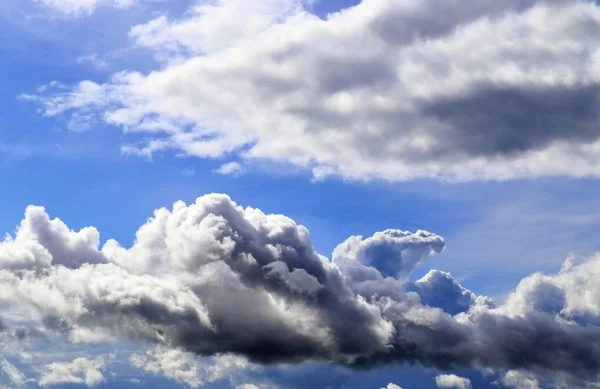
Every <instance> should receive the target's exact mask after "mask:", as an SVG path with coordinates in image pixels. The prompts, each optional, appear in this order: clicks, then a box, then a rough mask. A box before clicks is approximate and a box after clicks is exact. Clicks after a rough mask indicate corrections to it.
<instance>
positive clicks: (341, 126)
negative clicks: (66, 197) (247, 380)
mask: <svg viewBox="0 0 600 389" xmlns="http://www.w3.org/2000/svg"><path fill="white" fill-rule="evenodd" d="M44 1H46V2H49V1H50V0H44ZM53 2H55V3H57V4H58V3H59V2H58V0H54V1H53ZM72 3H73V4H74V3H75V2H72ZM77 3H78V4H79V3H80V2H77ZM94 3H96V2H94ZM65 4H70V3H69V2H65ZM310 8H311V7H310V6H309V5H307V2H303V1H301V0H268V1H263V0H261V1H258V0H253V1H241V0H218V1H213V2H204V1H198V2H195V3H194V4H193V5H192V6H191V7H190V9H189V12H186V13H185V14H184V15H183V16H181V17H180V18H179V19H169V18H168V17H167V16H159V17H157V18H156V19H154V20H151V21H148V22H147V23H146V24H142V25H138V26H135V27H133V28H132V29H131V31H130V38H131V39H132V41H133V42H134V43H135V44H136V45H138V46H141V47H144V48H147V50H150V51H151V52H154V53H155V54H156V56H157V58H159V59H160V60H159V61H158V64H159V65H157V67H156V69H155V70H154V71H151V72H148V73H140V72H136V71H123V72H119V73H116V74H114V75H113V76H112V77H111V78H110V79H108V80H106V82H104V83H96V82H90V81H82V82H81V83H79V84H78V85H75V86H74V87H73V88H72V89H71V90H69V91H67V92H64V91H60V90H55V91H52V90H47V91H45V92H44V93H43V94H41V95H35V96H32V95H29V96H26V97H28V98H30V99H33V100H35V101H37V102H39V103H40V104H42V105H43V107H44V110H45V113H46V114H47V115H59V114H66V115H70V114H79V115H86V117H92V116H96V117H97V118H98V119H101V120H103V121H105V122H106V123H108V124H112V125H115V126H119V127H122V128H123V129H124V130H125V131H127V132H128V133H131V132H141V133H144V134H145V135H146V137H144V138H145V139H149V140H148V141H147V142H145V143H135V142H134V143H131V144H126V145H124V146H123V149H124V151H127V152H133V153H138V154H142V155H146V156H149V155H152V154H153V153H155V152H158V151H160V150H165V149H175V150H178V152H183V153H186V154H188V155H194V156H198V157H203V158H216V157H221V156H223V155H229V154H231V153H235V154H238V156H239V157H240V158H241V159H242V160H244V159H245V160H249V159H258V160H268V161H275V162H282V163H286V164H293V165H296V166H300V167H303V168H307V169H312V171H313V172H314V175H315V177H316V178H323V177H325V176H327V175H341V176H343V177H345V178H347V179H361V180H362V179H373V178H380V179H385V180H410V179H415V178H419V177H431V178H437V179H444V180H474V179H499V180H501V179H510V178H516V177H537V176H547V175H567V176H577V177H579V176H598V175H600V166H599V165H598V157H599V156H600V151H599V150H600V132H599V130H598V126H597V123H598V119H599V116H598V115H599V114H598V112H600V109H599V108H600V107H599V103H598V102H599V100H598V96H599V91H600V71H599V70H598V69H600V50H599V49H598V48H599V47H600V33H599V32H600V6H598V5H597V4H596V3H595V2H593V1H587V0H519V1H517V0H509V1H494V0H482V1H475V2H474V1H468V0H444V1H438V0H424V1H412V0H363V1H362V2H361V3H360V4H358V5H356V6H354V7H351V8H347V9H344V10H341V11H339V12H335V13H332V14H330V15H328V16H327V17H326V18H320V17H318V16H316V15H314V14H312V13H311V12H310V11H309V10H310ZM240 15H243V19H244V21H245V22H244V23H238V22H237V21H238V20H239V19H240V18H241V16H240ZM250 43H251V44H250Z"/></svg>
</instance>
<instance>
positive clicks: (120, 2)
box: [34, 0, 137, 16]
mask: <svg viewBox="0 0 600 389" xmlns="http://www.w3.org/2000/svg"><path fill="white" fill-rule="evenodd" d="M34 1H35V2H37V3H39V4H41V5H43V6H45V7H48V8H50V9H53V10H55V11H57V12H60V13H63V14H65V15H71V16H78V15H84V14H91V13H92V12H94V10H96V8H98V7H101V6H111V7H117V8H127V7H130V6H132V5H134V4H136V2H137V0H34Z"/></svg>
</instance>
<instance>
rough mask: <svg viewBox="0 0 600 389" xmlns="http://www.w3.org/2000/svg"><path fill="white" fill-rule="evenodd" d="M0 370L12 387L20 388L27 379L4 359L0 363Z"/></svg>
mask: <svg viewBox="0 0 600 389" xmlns="http://www.w3.org/2000/svg"><path fill="white" fill-rule="evenodd" d="M0 368H1V369H2V372H3V373H4V374H5V375H6V376H7V377H8V379H9V380H10V382H11V383H12V384H13V385H14V386H16V387H21V386H24V385H25V383H26V382H27V377H25V375H24V374H23V373H21V371H20V370H19V369H17V368H16V367H15V366H14V365H13V364H12V363H10V362H9V361H7V360H6V358H5V359H3V360H2V362H0Z"/></svg>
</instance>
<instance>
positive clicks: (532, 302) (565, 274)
mask: <svg viewBox="0 0 600 389" xmlns="http://www.w3.org/2000/svg"><path fill="white" fill-rule="evenodd" d="M99 241H100V239H99V234H98V231H97V230H96V229H95V228H93V227H87V228H84V229H82V230H81V231H78V232H76V231H72V230H70V229H69V228H68V227H67V226H66V225H65V224H64V223H63V222H62V221H60V220H59V219H51V218H50V217H49V216H48V215H47V214H46V212H45V211H44V209H43V208H40V207H28V208H27V210H26V213H25V218H24V220H23V221H22V222H21V224H20V226H19V228H18V229H17V231H16V234H15V236H14V237H7V238H6V239H5V241H4V242H2V243H0V282H1V283H2V285H3V288H2V289H0V301H1V302H2V303H3V304H7V305H8V306H10V307H11V308H12V309H15V308H19V309H21V310H23V311H27V312H28V314H29V315H30V316H31V317H33V318H34V320H35V322H37V323H40V324H41V325H43V326H44V327H45V328H46V329H47V331H52V332H56V333H59V334H61V336H63V337H67V338H68V339H70V341H72V342H80V343H86V342H97V341H100V340H107V339H108V340H110V339H119V338H120V339H128V340H133V341H136V340H145V341H147V342H152V343H155V344H157V345H159V346H161V348H159V349H157V351H156V352H153V353H151V354H147V355H143V354H139V355H137V356H134V357H132V360H131V362H132V363H133V364H134V365H135V366H137V367H139V368H141V369H144V370H147V371H150V372H156V373H157V374H158V373H160V374H164V375H167V376H172V378H174V379H176V380H180V381H184V380H188V382H192V384H193V383H194V382H197V383H198V385H200V383H201V382H204V381H210V379H211V378H210V377H212V376H211V374H216V373H214V372H213V371H211V370H210V369H209V370H202V371H201V370H198V367H197V366H196V365H193V364H192V362H190V361H191V360H190V359H188V358H189V357H188V356H189V354H184V353H183V352H184V351H185V352H190V353H195V354H198V355H222V354H231V355H235V356H239V357H243V358H244V359H248V360H249V361H250V362H253V363H280V362H290V363H298V362H304V361H326V362H330V363H336V364H341V365H344V366H348V367H352V368H371V367H374V366H377V365H381V364H390V363H393V364H395V363H418V364H422V365H424V366H432V367H437V368H440V369H451V368H458V367H476V368H488V369H494V370H499V371H502V370H514V371H523V370H526V371H529V372H531V373H533V374H536V375H538V376H549V377H553V375H554V376H556V377H557V379H558V378H560V380H562V381H561V382H566V383H567V384H568V385H571V386H575V385H578V384H582V383H585V382H593V381H594V380H596V379H597V378H598V373H599V372H600V341H599V339H600V327H599V326H598V324H599V323H600V320H599V319H600V304H598V301H600V298H598V296H597V292H598V293H600V286H599V285H600V283H598V281H597V280H598V279H600V257H595V258H592V259H590V260H588V261H586V262H583V263H579V264H577V263H572V262H567V263H566V264H565V266H564V268H563V269H562V270H561V272H560V273H558V274H556V275H554V276H549V275H540V274H534V275H532V276H530V277H528V278H526V279H524V280H523V281H522V282H521V283H520V284H519V286H518V287H517V288H516V289H515V291H514V293H513V294H512V295H511V296H510V297H509V299H508V301H507V302H506V303H505V304H503V305H501V306H498V307H496V306H495V305H494V304H493V302H492V301H491V300H490V299H488V298H486V297H484V296H477V295H475V294H474V293H473V292H471V291H469V290H467V289H466V288H464V287H462V286H461V285H460V284H459V283H458V282H456V281H455V280H454V279H452V277H451V276H450V275H449V274H447V273H443V272H439V271H432V272H430V273H429V274H428V275H427V276H426V277H424V278H423V279H421V280H419V281H416V282H411V281H408V280H407V277H406V275H405V274H402V271H398V270H402V269H413V268H414V266H415V264H416V263H421V262H422V261H423V260H425V259H426V258H427V257H428V256H429V255H432V254H435V253H436V252H439V251H441V250H443V249H444V247H445V243H444V240H443V239H442V238H441V237H439V236H437V235H435V234H432V233H429V232H426V231H418V232H416V233H410V232H405V231H400V230H386V231H383V232H380V233H376V234H374V235H373V236H372V237H369V238H362V237H357V236H355V237H351V238H349V239H348V240H347V241H346V242H343V243H342V244H340V246H339V247H338V248H336V250H335V252H334V254H333V259H332V260H331V261H330V260H329V259H327V258H326V257H323V256H321V255H319V254H318V253H317V252H316V251H315V249H314V248H313V246H312V244H311V241H310V236H309V233H308V231H307V230H306V228H304V227H302V226H299V225H297V224H296V223H295V222H294V221H293V220H291V219H289V218H287V217H285V216H282V215H266V214H264V213H262V212H261V211H260V210H258V209H253V208H242V207H240V206H238V205H236V204H235V203H234V202H233V201H232V200H230V199H229V197H227V196H225V195H219V194H212V195H207V196H204V197H201V198H199V199H198V200H197V201H196V202H195V203H194V204H191V205H186V204H184V203H182V202H178V203H175V204H174V206H173V208H172V209H171V210H168V209H164V208H163V209H159V210H157V211H156V212H155V214H154V216H153V217H152V218H151V219H149V220H148V221H147V223H146V224H144V225H143V226H142V227H140V229H139V230H138V232H137V233H136V241H135V243H134V245H133V246H132V247H131V248H124V247H122V246H121V245H120V244H119V243H117V242H116V241H114V240H109V241H107V242H106V243H105V244H104V245H103V246H102V248H101V249H99V247H98V244H99ZM378 264H379V265H381V266H382V268H383V271H384V273H382V272H380V271H379V270H378V269H377V268H376V267H374V265H378ZM384 274H396V276H385V275H384ZM7 331H10V329H7ZM172 350H174V351H172ZM175 365H177V366H184V367H185V369H178V371H179V372H178V373H173V372H171V370H169V366H171V367H172V366H175ZM103 366H104V360H89V361H87V360H86V361H84V360H76V361H74V362H73V363H70V364H53V365H49V366H47V368H46V370H45V373H44V377H45V378H42V379H41V381H40V383H43V382H54V381H56V380H59V379H64V380H67V379H68V380H71V381H72V382H74V381H77V382H88V381H89V382H100V381H101V380H102V379H103V376H102V373H101V371H102V367H103ZM194 369H196V370H194ZM184 373H185V374H184ZM514 374H516V373H510V374H509V375H507V378H505V379H506V380H508V381H507V382H509V381H510V379H511V377H512V376H514ZM558 375H560V377H559V376H558ZM190 380H192V381H190ZM194 380H196V381H194ZM511 382H512V381H511ZM192 386H193V385H192Z"/></svg>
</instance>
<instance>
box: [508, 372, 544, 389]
mask: <svg viewBox="0 0 600 389" xmlns="http://www.w3.org/2000/svg"><path fill="white" fill-rule="evenodd" d="M502 384H503V385H504V386H506V387H508V388H513V389H540V385H539V382H538V381H537V379H536V378H535V376H534V375H533V374H530V373H527V372H524V371H517V370H510V371H508V372H506V374H505V375H504V377H503V378H502Z"/></svg>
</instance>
